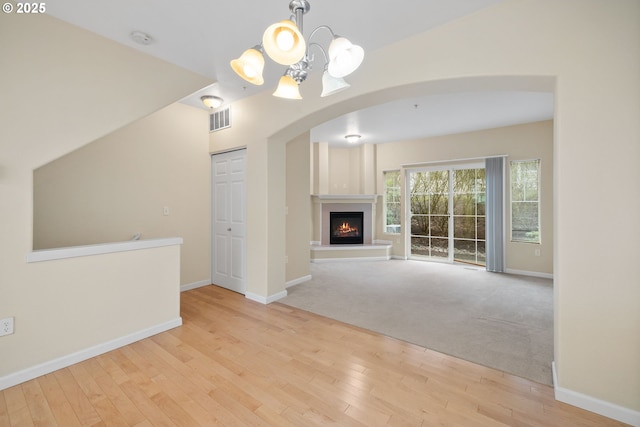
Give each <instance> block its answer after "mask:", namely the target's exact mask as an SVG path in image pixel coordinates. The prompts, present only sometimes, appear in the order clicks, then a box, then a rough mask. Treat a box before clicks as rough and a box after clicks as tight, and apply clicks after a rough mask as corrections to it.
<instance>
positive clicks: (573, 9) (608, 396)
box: [211, 0, 640, 411]
mask: <svg viewBox="0 0 640 427" xmlns="http://www.w3.org/2000/svg"><path fill="white" fill-rule="evenodd" d="M639 23H640V3H638V2H637V1H636V0H620V1H616V2H609V1H604V0H565V1H562V2H558V1H554V0H506V1H505V2H503V3H501V4H499V5H497V6H495V7H492V8H489V9H486V10H483V11H480V12H478V13H476V14H473V15H471V16H468V17H466V18H463V19H460V20H457V21H455V22H452V23H450V24H447V25H443V26H440V27H438V28H436V29H434V30H432V31H428V32H425V33H422V34H419V35H416V36H415V37H412V38H409V39H407V40H404V41H401V42H399V43H396V44H394V45H392V46H389V47H386V48H381V49H378V50H376V51H372V52H367V57H366V58H365V62H364V63H363V66H362V67H361V68H360V69H359V70H358V71H357V72H356V73H355V74H354V75H353V76H351V78H350V83H351V85H352V86H351V89H350V90H349V91H345V92H341V93H339V94H336V95H334V96H332V97H329V98H319V97H318V94H319V92H320V87H319V86H320V85H319V79H318V78H316V79H313V78H310V79H308V81H307V82H305V84H304V85H303V87H302V95H303V96H304V97H305V99H304V101H303V102H301V103H297V102H288V101H286V100H280V99H275V98H273V97H272V96H271V95H270V94H269V93H268V91H267V92H266V93H264V94H260V95H256V96H254V97H251V98H248V99H245V100H243V101H240V102H238V103H236V104H234V125H233V127H232V128H231V129H227V130H225V131H222V132H218V133H216V134H215V135H213V136H212V138H211V150H212V151H215V150H220V149H226V148H232V147H235V146H238V145H243V146H247V167H248V170H249V173H248V176H247V193H248V198H249V200H253V201H255V203H256V205H257V206H264V207H265V208H264V209H260V210H255V212H252V211H249V213H248V218H247V222H248V224H250V225H248V231H247V232H248V239H251V241H252V242H253V245H254V247H253V249H251V248H250V249H249V253H248V271H247V274H248V286H249V288H251V289H250V291H252V292H255V293H257V294H262V295H265V296H268V295H276V294H278V293H280V292H282V290H283V289H284V287H285V272H284V268H283V266H282V265H283V264H282V261H281V259H282V256H283V255H284V253H285V244H284V238H283V236H284V235H285V220H284V216H285V213H284V206H285V203H286V202H285V195H284V194H285V190H284V189H285V174H284V168H283V160H282V159H283V158H284V152H285V149H284V147H285V145H286V143H287V142H288V141H290V140H291V139H293V138H294V137H296V136H297V135H300V134H301V133H303V132H306V131H307V130H309V129H310V128H311V127H313V126H315V125H318V124H320V123H323V122H325V121H327V120H329V119H332V118H335V117H337V116H339V115H341V114H344V113H347V112H350V111H353V110H355V109H358V108H363V107H366V106H370V105H375V104H379V103H382V102H386V101H391V100H394V99H399V98H403V97H407V96H419V95H424V94H428V93H443V92H447V91H449V92H455V91H465V90H483V89H485V90H489V89H500V90H544V91H554V92H555V94H556V115H555V120H554V168H555V170H554V179H555V181H554V197H555V200H554V207H555V210H554V236H555V242H554V251H553V252H554V277H555V285H556V286H555V326H554V327H555V346H554V348H555V363H556V368H557V376H558V384H557V385H558V387H559V388H561V389H563V390H569V391H570V392H571V393H575V394H578V395H580V396H588V397H589V398H592V399H597V400H598V401H604V402H609V403H612V404H615V405H619V406H622V407H625V408H631V409H633V410H635V411H640V377H639V376H637V375H635V373H637V372H640V332H639V328H640V326H639V325H640V307H639V304H640V288H639V287H638V286H636V283H637V280H635V277H636V272H635V268H634V263H635V261H634V259H633V256H634V255H633V254H634V253H635V251H634V248H635V242H636V241H638V239H640V224H639V223H638V222H637V212H638V211H640V198H637V197H628V194H626V191H628V190H624V188H625V187H624V186H620V185H619V184H620V182H640V169H639V168H637V167H636V166H637V165H636V163H637V159H638V158H639V157H640V145H639V144H638V143H637V142H638V139H639V138H640V122H639V121H638V120H637V118H638V114H639V112H640V97H638V96H637V94H638V93H640V81H639V79H638V75H639V74H640V57H639V56H638V55H637V52H638V51H640V24H639ZM415 52H420V55H415ZM395 64H402V66H401V67H400V66H397V65H395ZM274 84H275V82H274ZM265 159H266V161H265ZM603 167H606V168H609V169H611V170H615V171H616V173H610V174H607V173H592V171H594V170H602V168H603ZM594 194H597V195H598V197H599V202H600V203H598V206H597V208H594V209H593V210H592V211H590V212H589V213H588V214H585V209H584V204H585V201H586V200H592V198H593V195H594ZM602 218H608V219H611V218H614V219H615V225H616V229H615V230H616V232H614V233H609V235H608V239H607V241H608V244H609V247H610V248H611V249H609V250H584V249H585V248H592V247H593V238H592V233H590V232H587V230H592V229H593V224H594V222H597V221H602ZM267 224H269V227H268V229H267V226H266V225H267ZM267 230H268V231H267ZM614 313H615V315H612V314H614Z"/></svg>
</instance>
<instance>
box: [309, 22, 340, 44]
mask: <svg viewBox="0 0 640 427" xmlns="http://www.w3.org/2000/svg"><path fill="white" fill-rule="evenodd" d="M322 29H325V30H328V31H329V32H330V33H331V37H332V38H335V36H336V33H334V32H333V30H332V29H331V27H330V26H328V25H320V26H319V27H318V28H316V29H315V30H313V31H312V32H311V34H310V35H309V41H311V39H312V38H313V36H314V35H315V34H316V33H317V32H318V30H322Z"/></svg>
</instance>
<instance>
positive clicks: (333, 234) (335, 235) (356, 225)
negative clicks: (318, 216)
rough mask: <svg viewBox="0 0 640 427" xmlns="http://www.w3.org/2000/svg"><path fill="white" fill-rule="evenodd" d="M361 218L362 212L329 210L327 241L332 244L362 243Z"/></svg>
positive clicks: (362, 228)
mask: <svg viewBox="0 0 640 427" xmlns="http://www.w3.org/2000/svg"><path fill="white" fill-rule="evenodd" d="M363 220H364V213H363V212H331V213H330V217H329V227H330V228H329V231H330V234H329V243H330V244H332V245H357V244H360V245H361V244H363V242H364V239H363V238H364V232H363V230H364V224H363Z"/></svg>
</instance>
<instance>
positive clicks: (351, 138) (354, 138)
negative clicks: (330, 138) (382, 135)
mask: <svg viewBox="0 0 640 427" xmlns="http://www.w3.org/2000/svg"><path fill="white" fill-rule="evenodd" d="M360 138H362V136H360V135H355V134H354V135H345V137H344V139H346V140H347V142H348V143H349V144H355V143H356V142H358V141H360Z"/></svg>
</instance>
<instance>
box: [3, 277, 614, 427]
mask: <svg viewBox="0 0 640 427" xmlns="http://www.w3.org/2000/svg"><path fill="white" fill-rule="evenodd" d="M181 309H182V318H183V322H184V325H183V326H181V327H179V328H176V329H173V330H171V331H168V332H165V333H162V334H159V335H156V336H154V337H151V338H148V339H145V340H143V341H140V342H137V343H134V344H131V345H128V346H126V347H123V348H121V349H118V350H115V351H112V352H109V353H107V354H104V355H101V356H98V357H95V358H93V359H90V360H87V361H85V362H82V363H78V364H76V365H73V366H71V367H69V368H66V369H62V370H59V371H56V372H54V373H51V374H48V375H45V376H42V377H40V378H37V379H34V380H32V381H28V382H26V383H23V384H21V385H18V386H15V387H11V388H9V389H6V390H4V391H0V426H46V427H50V426H53V427H55V426H60V427H67V426H95V427H98V426H138V427H145V426H167V427H169V426H189V427H192V426H305V427H306V426H326V425H334V426H390V427H391V426H474V427H475V426H479V427H483V426H525V427H526V426H563V427H565V426H587V427H588V426H594V427H595V426H598V427H602V426H622V425H624V424H621V423H618V422H615V421H612V420H609V419H607V418H604V417H601V416H598V415H595V414H593V413H590V412H587V411H584V410H581V409H578V408H575V407H572V406H569V405H566V404H563V403H560V402H557V401H555V400H554V398H553V390H552V389H551V388H550V387H547V386H544V385H541V384H537V383H534V382H531V381H528V380H525V379H522V378H518V377H515V376H512V375H509V374H505V373H502V372H500V371H496V370H493V369H490V368H486V367H483V366H480V365H476V364H473V363H469V362H466V361H463V360H460V359H456V358H453V357H449V356H446V355H443V354H440V353H437V352H434V351H431V350H428V349H425V348H422V347H418V346H415V345H412V344H409V343H406V342H403V341H399V340H396V339H393V338H388V337H385V336H383V335H379V334H376V333H372V332H369V331H366V330H363V329H359V328H356V327H353V326H350V325H346V324H343V323H340V322H337V321H334V320H331V319H327V318H324V317H321V316H317V315H314V314H311V313H308V312H305V311H301V310H297V309H294V308H291V307H288V306H285V305H283V304H278V303H273V304H270V305H266V306H265V305H262V304H259V303H255V302H253V301H250V300H247V299H245V298H244V296H242V295H239V294H236V293H233V292H230V291H227V290H225V289H222V288H218V287H215V286H207V287H204V288H199V289H195V290H191V291H188V292H184V293H182V302H181Z"/></svg>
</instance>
